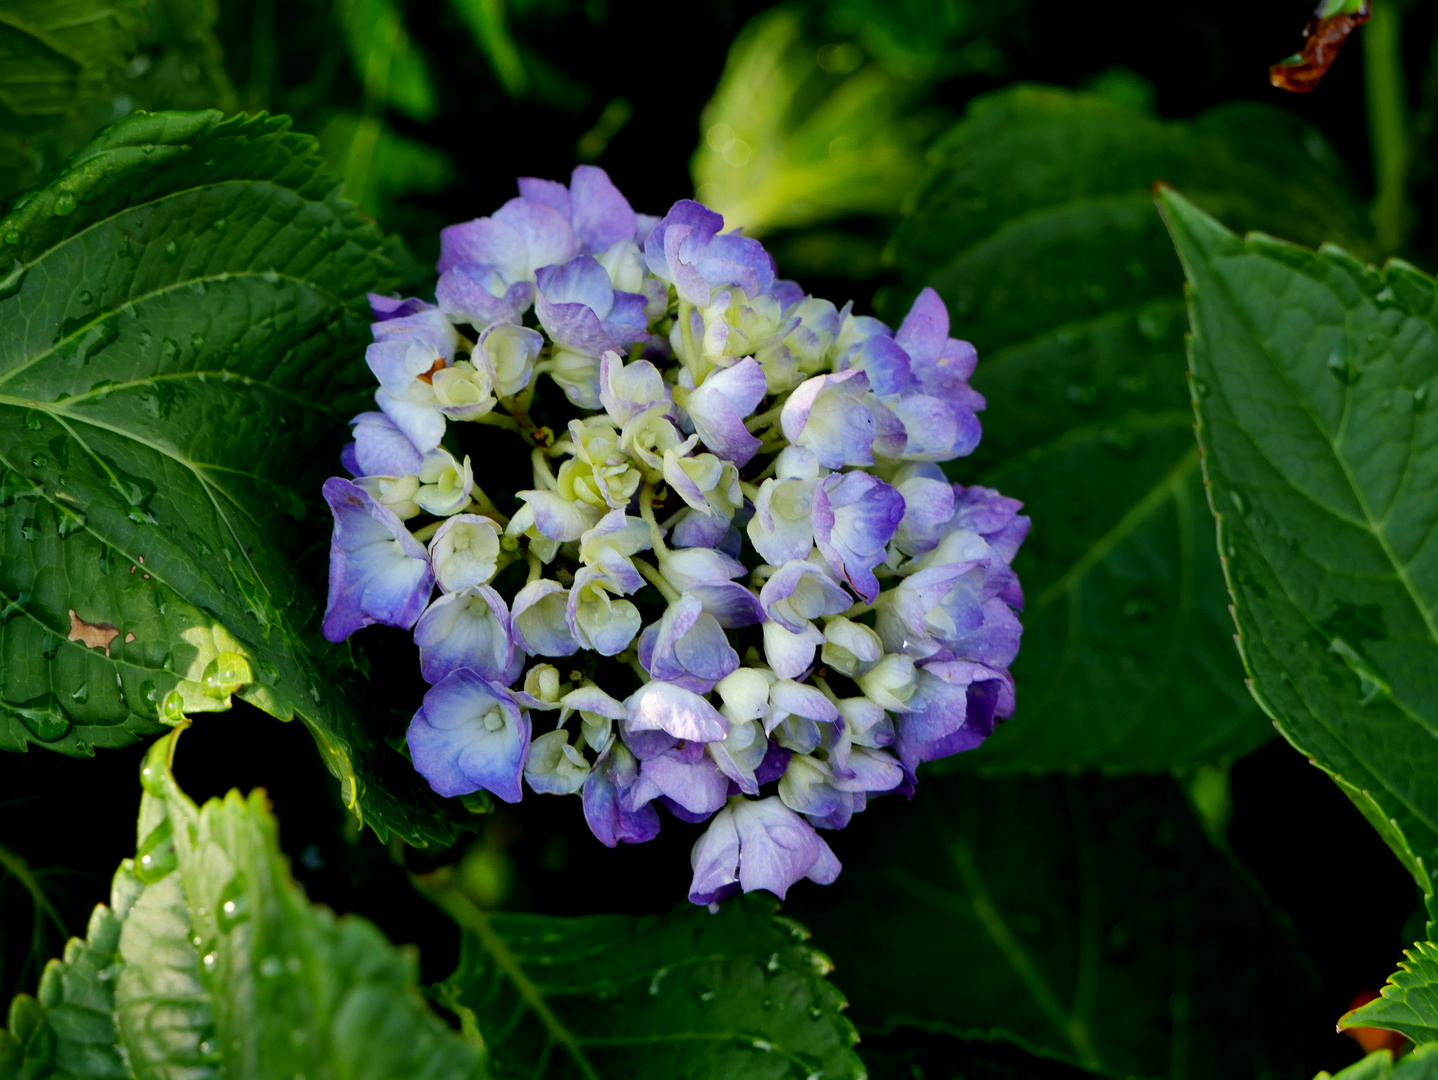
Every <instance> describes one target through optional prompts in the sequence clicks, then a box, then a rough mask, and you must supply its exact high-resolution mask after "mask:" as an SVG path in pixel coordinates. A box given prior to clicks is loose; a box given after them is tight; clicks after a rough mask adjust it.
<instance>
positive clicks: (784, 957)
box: [428, 881, 865, 1080]
mask: <svg viewBox="0 0 1438 1080" xmlns="http://www.w3.org/2000/svg"><path fill="white" fill-rule="evenodd" d="M428 887H429V888H430V889H431V890H432V895H433V896H434V897H435V899H436V901H437V902H438V903H439V904H440V905H441V906H442V907H443V908H444V909H445V910H446V911H448V912H449V914H450V915H451V916H453V917H454V918H455V919H456V921H458V922H459V923H460V925H461V926H463V927H464V928H465V935H464V943H463V947H462V950H461V955H460V962H459V968H458V970H457V971H456V972H455V973H454V974H453V975H452V976H451V977H450V978H449V980H448V981H447V982H446V983H445V984H444V985H443V986H442V987H440V989H439V993H440V996H441V997H442V998H443V999H444V1000H445V1001H446V1003H447V1004H450V1005H451V1006H452V1007H454V1008H455V1009H456V1010H457V1011H459V1012H460V1013H461V1014H462V1015H465V1016H466V1018H467V1022H468V1021H469V1020H470V1019H472V1020H473V1021H474V1022H475V1023H476V1024H477V1026H478V1030H479V1031H481V1032H482V1033H483V1034H484V1039H485V1044H486V1046H487V1047H488V1049H489V1053H490V1055H491V1067H492V1068H493V1070H494V1073H495V1076H496V1077H516V1078H517V1077H526V1078H532V1080H541V1078H549V1077H555V1078H557V1077H583V1078H585V1080H608V1078H610V1077H614V1078H622V1080H679V1078H685V1080H729V1078H730V1077H739V1076H742V1077H744V1080H769V1078H772V1080H780V1078H783V1080H790V1078H804V1077H808V1078H810V1080H813V1078H814V1077H823V1078H824V1080H845V1078H853V1080H862V1078H863V1077H864V1075H865V1073H864V1068H863V1066H862V1065H861V1064H860V1062H859V1059H858V1057H857V1055H855V1053H854V1051H853V1050H852V1049H851V1047H852V1046H853V1044H854V1041H855V1034H854V1029H853V1025H851V1024H850V1023H849V1022H848V1021H847V1020H846V1019H844V1017H843V1016H841V1015H840V1010H841V1009H843V1008H844V999H843V996H842V995H841V994H840V993H839V991H838V990H836V989H835V988H834V987H833V985H832V984H830V983H829V982H828V981H827V980H826V979H825V975H826V974H827V973H828V972H829V970H830V967H831V965H830V963H829V961H828V958H827V957H825V956H823V955H822V954H821V953H818V952H816V951H815V950H814V949H813V948H811V947H810V946H808V945H807V944H805V941H806V940H807V938H808V934H807V933H806V932H805V930H804V929H803V927H801V926H799V925H798V924H797V923H795V922H793V921H792V920H789V919H785V918H781V917H780V916H778V915H777V914H776V913H775V904H774V902H773V900H772V899H763V898H761V897H757V896H750V897H744V898H740V899H735V900H732V901H728V902H726V903H725V904H723V905H722V906H721V907H720V909H719V911H718V913H717V914H714V915H711V914H710V913H709V912H708V911H705V910H704V909H703V908H694V907H686V908H683V909H681V910H679V911H676V912H674V913H673V914H670V915H664V916H652V915H651V916H645V917H643V918H635V917H633V916H628V915H597V916H590V917H587V918H556V917H552V916H542V915H514V914H486V913H484V912H482V911H480V910H479V909H478V908H476V907H475V906H474V905H473V904H471V903H470V902H469V901H468V900H467V899H465V897H464V896H463V894H462V893H461V892H459V891H458V890H457V889H455V888H453V887H451V886H447V885H445V884H444V883H443V882H442V881H431V882H429V884H428Z"/></svg>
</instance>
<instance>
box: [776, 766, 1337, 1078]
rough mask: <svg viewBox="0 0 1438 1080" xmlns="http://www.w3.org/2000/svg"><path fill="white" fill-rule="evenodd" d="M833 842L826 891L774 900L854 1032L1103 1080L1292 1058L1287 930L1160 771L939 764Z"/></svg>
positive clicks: (1294, 961) (1210, 1071)
mask: <svg viewBox="0 0 1438 1080" xmlns="http://www.w3.org/2000/svg"><path fill="white" fill-rule="evenodd" d="M843 840H844V846H843V847H842V848H841V849H840V854H841V857H842V858H843V860H844V862H845V865H846V867H847V870H846V872H845V874H844V876H843V878H842V884H841V885H840V887H839V888H837V889H835V890H830V891H829V892H827V893H825V895H823V896H822V897H820V896H816V895H813V894H812V893H811V894H805V895H803V896H798V895H796V897H795V898H794V902H793V903H792V904H791V905H789V906H790V908H791V909H792V910H793V912H794V913H795V914H796V915H798V917H800V918H801V919H803V920H805V922H806V923H807V924H808V925H809V926H810V927H812V928H813V930H814V934H815V937H816V938H817V940H819V941H822V942H824V943H825V945H826V948H827V949H828V950H829V951H830V953H831V955H832V956H833V957H834V962H835V969H836V972H837V975H836V978H837V981H838V982H839V984H840V986H841V988H842V989H843V990H844V991H845V993H846V994H847V995H848V996H849V998H850V1000H851V1002H852V1005H853V1008H852V1015H853V1018H854V1022H855V1023H856V1024H857V1025H858V1026H859V1030H860V1031H861V1032H862V1033H865V1034H867V1033H869V1032H871V1031H880V1032H883V1031H894V1030H896V1029H897V1030H903V1029H904V1026H907V1027H909V1028H922V1029H925V1030H929V1031H937V1032H948V1033H950V1034H953V1035H958V1036H961V1037H964V1038H969V1039H974V1038H979V1039H1004V1040H1009V1041H1012V1042H1014V1043H1017V1044H1019V1045H1021V1046H1023V1047H1026V1048H1028V1049H1029V1050H1030V1051H1032V1052H1036V1053H1040V1054H1043V1055H1045V1056H1053V1057H1057V1058H1059V1059H1061V1060H1063V1061H1066V1062H1069V1063H1071V1064H1074V1065H1078V1066H1083V1067H1085V1068H1088V1069H1091V1070H1094V1071H1096V1072H1100V1073H1102V1074H1104V1075H1106V1076H1114V1077H1159V1076H1162V1077H1169V1076H1193V1077H1200V1076H1289V1075H1294V1074H1295V1070H1296V1069H1297V1068H1298V1067H1299V1066H1300V1064H1301V1060H1302V1059H1301V1056H1298V1057H1294V1055H1295V1053H1296V1050H1297V1048H1295V1046H1294V1045H1293V1040H1292V1038H1291V1032H1292V1031H1293V1030H1296V1029H1297V1025H1298V1024H1299V1023H1300V1022H1301V1018H1302V1017H1303V1016H1304V1015H1306V1013H1305V1012H1304V1010H1305V1009H1306V1008H1307V1007H1308V1001H1307V997H1308V995H1309V994H1311V992H1312V989H1313V986H1312V984H1313V979H1312V976H1311V975H1310V974H1309V973H1308V972H1307V971H1306V970H1305V968H1304V965H1303V961H1302V960H1301V956H1302V953H1301V950H1300V949H1299V947H1298V943H1297V941H1296V939H1295V936H1294V934H1293V932H1292V930H1291V928H1290V927H1289V926H1288V925H1287V924H1286V923H1285V922H1283V921H1282V920H1281V919H1280V918H1279V917H1278V916H1276V915H1275V914H1274V912H1273V911H1272V910H1271V909H1270V908H1269V907H1268V905H1267V902H1266V901H1265V899H1264V897H1263V896H1262V895H1261V894H1260V893H1259V892H1258V891H1257V890H1256V889H1255V888H1254V887H1253V886H1252V884H1251V883H1250V881H1249V879H1248V878H1247V876H1246V875H1245V873H1244V872H1243V871H1242V870H1241V869H1239V868H1238V867H1236V866H1235V865H1234V864H1233V863H1232V862H1230V861H1229V859H1228V858H1227V857H1226V856H1224V855H1222V854H1220V853H1218V852H1216V851H1215V850H1214V849H1213V848H1212V847H1211V846H1210V845H1209V844H1208V842H1207V841H1206V839H1205V837H1204V835H1203V833H1202V831H1201V829H1200V827H1199V825H1198V823H1197V822H1196V821H1195V820H1194V818H1193V815H1192V813H1191V811H1190V810H1189V808H1188V806H1187V803H1186V800H1185V799H1184V797H1183V795H1182V793H1181V792H1180V791H1179V789H1178V787H1177V785H1176V784H1174V783H1173V781H1171V780H1169V779H1168V778H1144V777H1128V778H1118V779H1102V778H1098V777H1087V778H1073V777H1050V778H1043V779H1032V778H1019V779H1004V780H980V779H978V778H976V777H969V776H962V777H942V778H939V779H936V780H927V781H924V782H923V783H921V784H920V785H919V788H918V792H917V794H916V795H915V796H914V799H913V801H912V802H911V803H908V804H904V803H902V802H899V803H886V802H879V803H876V804H874V805H873V806H871V807H870V809H869V810H868V812H866V813H865V814H864V815H863V817H862V818H858V819H856V820H855V822H854V823H853V824H852V825H851V826H850V827H849V829H848V830H847V831H846V833H845V835H844V837H843ZM1265 1063H1266V1064H1265Z"/></svg>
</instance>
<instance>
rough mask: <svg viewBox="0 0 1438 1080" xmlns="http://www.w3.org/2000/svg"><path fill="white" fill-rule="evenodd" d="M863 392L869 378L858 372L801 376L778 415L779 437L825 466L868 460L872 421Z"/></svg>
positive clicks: (870, 459) (867, 462)
mask: <svg viewBox="0 0 1438 1080" xmlns="http://www.w3.org/2000/svg"><path fill="white" fill-rule="evenodd" d="M868 394H869V377H868V376H867V375H865V374H864V373H863V372H862V371H842V372H839V373H837V374H831V375H816V376H814V377H813V378H812V379H806V380H804V381H803V382H802V383H800V384H799V385H798V387H796V388H795V390H794V392H793V393H792V394H790V395H789V398H788V400H787V401H785V402H784V408H783V409H782V410H781V412H780V414H779V426H780V428H781V430H782V431H783V432H784V438H786V439H788V440H789V442H790V443H791V444H792V445H794V446H796V447H800V448H802V449H805V450H808V451H809V452H810V453H812V454H813V455H814V456H815V457H816V458H817V459H818V460H819V464H820V465H823V466H824V467H825V468H826V469H841V468H843V467H844V466H845V465H872V464H874V453H873V445H874V434H875V422H874V414H873V412H872V411H871V410H870V409H869V405H868V401H867V400H866V399H867V397H868Z"/></svg>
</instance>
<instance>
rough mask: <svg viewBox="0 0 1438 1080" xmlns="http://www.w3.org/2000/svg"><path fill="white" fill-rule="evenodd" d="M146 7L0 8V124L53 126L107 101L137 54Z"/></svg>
mask: <svg viewBox="0 0 1438 1080" xmlns="http://www.w3.org/2000/svg"><path fill="white" fill-rule="evenodd" d="M144 4H145V0H0V124H5V125H6V126H8V124H9V123H13V122H15V121H17V120H21V121H23V120H30V119H38V118H44V119H48V120H51V121H53V120H54V119H55V118H57V117H64V116H69V115H72V114H73V113H75V112H76V111H77V110H79V109H80V108H82V107H83V106H85V105H86V104H88V103H89V102H91V101H93V100H95V99H96V98H99V97H102V96H104V95H105V94H106V93H107V92H108V90H109V80H110V78H111V76H113V75H116V74H118V72H119V68H120V66H121V65H123V64H124V62H125V60H126V59H128V57H129V54H130V53H132V52H134V50H135V31H136V29H137V28H138V27H139V26H140V25H141V23H142V22H143V11H144ZM6 113H9V114H10V115H9V118H8V119H7V118H5V114H6Z"/></svg>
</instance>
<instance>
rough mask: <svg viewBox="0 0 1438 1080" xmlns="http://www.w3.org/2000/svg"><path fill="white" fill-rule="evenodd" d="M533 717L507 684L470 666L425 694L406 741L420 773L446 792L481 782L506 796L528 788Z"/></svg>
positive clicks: (454, 792) (469, 789)
mask: <svg viewBox="0 0 1438 1080" xmlns="http://www.w3.org/2000/svg"><path fill="white" fill-rule="evenodd" d="M529 731H530V729H529V717H528V716H527V715H525V714H524V713H523V712H522V711H521V710H520V708H519V706H518V705H517V704H515V701H514V699H513V698H512V697H511V696H510V694H509V691H507V690H506V689H505V688H504V687H503V686H501V685H499V684H498V683H494V682H490V681H488V680H486V679H485V678H483V677H482V676H480V675H479V674H478V673H477V672H474V671H471V670H469V669H467V668H461V669H459V670H458V671H454V672H451V673H450V674H449V675H447V676H446V677H445V678H444V679H443V680H442V681H441V682H440V683H439V684H438V685H436V686H433V687H431V688H430V690H429V692H428V693H427V694H425V695H424V705H423V706H422V707H421V708H420V710H419V712H417V713H415V715H414V719H413V720H412V721H411V722H410V725H409V733H408V735H407V736H406V741H407V742H408V744H409V751H410V757H411V758H412V759H413V761H414V767H415V768H416V769H417V770H418V771H419V773H420V775H421V776H423V777H424V778H425V779H426V780H428V781H429V784H430V786H431V787H432V788H434V790H435V791H437V792H438V793H439V794H441V795H445V796H452V795H466V794H469V793H470V792H474V791H478V790H480V789H481V788H482V789H484V790H486V791H489V792H491V793H493V794H494V795H495V796H496V797H497V798H500V799H503V800H504V801H505V802H509V803H515V802H518V801H519V800H520V797H521V795H522V794H523V791H522V789H521V788H520V777H521V776H522V775H523V773H524V761H525V757H526V755H527V753H528V751H529Z"/></svg>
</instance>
